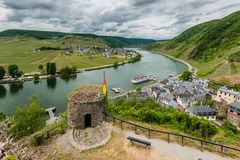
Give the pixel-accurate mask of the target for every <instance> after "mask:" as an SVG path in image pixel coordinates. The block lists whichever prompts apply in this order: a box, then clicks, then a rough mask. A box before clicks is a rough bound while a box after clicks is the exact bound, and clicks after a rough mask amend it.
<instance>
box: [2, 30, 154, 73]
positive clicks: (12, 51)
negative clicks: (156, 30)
mask: <svg viewBox="0 0 240 160" xmlns="http://www.w3.org/2000/svg"><path fill="white" fill-rule="evenodd" d="M152 42H155V41H154V40H148V39H130V38H121V37H110V36H97V35H93V34H74V33H61V32H48V31H32V30H6V31H3V32H0V66H4V67H5V68H6V69H7V67H8V65H10V64H17V65H18V66H19V69H20V70H21V71H23V72H25V73H30V72H39V69H38V66H39V65H44V66H45V65H46V63H47V62H50V61H51V62H56V64H57V68H58V69H60V68H63V67H65V66H67V65H68V66H76V67H77V68H78V69H84V68H89V67H98V66H102V65H109V64H114V63H116V62H123V61H125V60H126V59H125V58H124V57H121V56H117V57H111V58H106V57H103V56H100V55H98V54H95V55H91V56H89V55H81V56H77V55H76V54H74V55H72V56H68V57H66V56H65V50H64V49H63V48H66V47H69V46H71V47H74V48H76V47H78V46H80V47H83V48H85V47H95V46H96V47H100V48H109V47H113V48H114V47H130V46H137V45H145V44H149V43H152ZM39 48H47V49H42V50H41V52H38V51H37V50H38V49H39Z"/></svg>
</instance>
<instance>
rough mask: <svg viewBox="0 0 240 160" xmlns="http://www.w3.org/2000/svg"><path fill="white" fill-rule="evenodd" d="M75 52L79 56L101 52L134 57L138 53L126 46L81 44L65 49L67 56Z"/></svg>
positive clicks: (108, 55) (111, 55)
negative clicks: (110, 46)
mask: <svg viewBox="0 0 240 160" xmlns="http://www.w3.org/2000/svg"><path fill="white" fill-rule="evenodd" d="M74 53H75V54H76V55H77V56H80V55H82V54H85V55H91V54H100V55H102V56H104V57H108V58H109V57H113V56H116V55H124V56H125V57H126V58H134V57H135V56H136V55H137V52H136V51H135V50H132V49H126V48H100V47H92V48H90V47H87V48H83V47H80V46H77V47H71V46H69V47H66V51H65V55H66V56H71V55H73V54H74Z"/></svg>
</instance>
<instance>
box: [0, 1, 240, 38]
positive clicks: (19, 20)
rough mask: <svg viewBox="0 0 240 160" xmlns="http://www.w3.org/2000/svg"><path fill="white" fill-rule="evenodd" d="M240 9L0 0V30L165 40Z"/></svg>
mask: <svg viewBox="0 0 240 160" xmlns="http://www.w3.org/2000/svg"><path fill="white" fill-rule="evenodd" d="M239 9H240V0H0V31H2V30H6V29H32V30H50V31H61V32H76V33H94V34H100V35H112V36H124V37H138V38H154V39H166V38H172V37H174V36H176V35H178V34H180V33H181V32H183V31H184V30H185V29H187V28H189V27H191V26H193V25H196V24H198V23H201V22H205V21H209V20H212V19H218V18H222V17H224V16H226V15H228V14H230V13H232V12H234V11H237V10H239Z"/></svg>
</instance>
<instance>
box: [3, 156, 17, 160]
mask: <svg viewBox="0 0 240 160" xmlns="http://www.w3.org/2000/svg"><path fill="white" fill-rule="evenodd" d="M5 159H6V160H17V156H16V155H8V156H6V158H5Z"/></svg>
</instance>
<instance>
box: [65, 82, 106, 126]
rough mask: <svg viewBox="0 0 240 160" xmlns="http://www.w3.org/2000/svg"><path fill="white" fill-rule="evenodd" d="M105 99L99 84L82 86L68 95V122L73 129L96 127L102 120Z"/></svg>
mask: <svg viewBox="0 0 240 160" xmlns="http://www.w3.org/2000/svg"><path fill="white" fill-rule="evenodd" d="M104 111H105V99H104V95H103V94H102V90H101V87H100V86H82V87H80V88H78V89H76V90H75V91H73V92H72V93H71V94H70V95H69V97H68V122H69V126H71V127H73V128H75V129H85V128H88V127H93V128H94V127H96V126H97V125H99V124H100V123H102V122H103V120H104V113H103V112H104Z"/></svg>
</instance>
